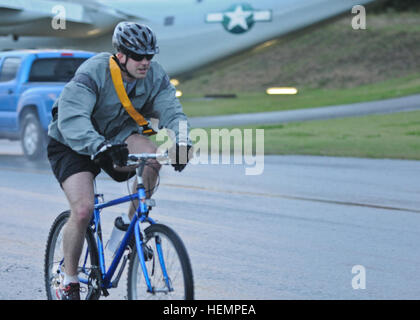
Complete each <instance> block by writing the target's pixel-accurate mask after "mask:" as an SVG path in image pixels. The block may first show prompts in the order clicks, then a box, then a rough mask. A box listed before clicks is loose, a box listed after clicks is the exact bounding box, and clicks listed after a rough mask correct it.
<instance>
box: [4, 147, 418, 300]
mask: <svg viewBox="0 0 420 320" xmlns="http://www.w3.org/2000/svg"><path fill="white" fill-rule="evenodd" d="M3 142H4V141H1V140H0V146H2V147H0V202H1V206H0V299H45V297H46V295H45V291H44V279H43V256H44V250H45V242H46V239H47V235H48V231H49V228H50V225H51V223H52V221H53V219H54V218H55V217H56V215H57V214H58V213H59V212H61V211H63V210H65V209H67V203H66V199H65V197H64V195H63V193H62V192H61V190H60V188H59V186H58V184H57V183H56V181H55V178H54V177H53V176H52V174H51V173H50V169H49V166H48V163H47V162H41V163H28V162H26V161H25V159H24V158H23V156H22V155H21V154H20V152H19V149H18V148H16V145H15V144H13V143H3ZM264 160H265V161H264V171H263V173H262V174H261V175H256V176H247V175H245V167H246V165H215V164H213V165H212V164H208V165H190V166H188V167H187V169H186V170H185V171H184V172H182V173H181V174H178V173H175V172H174V171H173V170H172V169H171V168H168V167H165V168H163V169H162V172H161V185H160V188H159V190H158V192H157V193H156V195H155V199H156V201H157V208H155V209H154V210H153V211H152V216H153V217H154V218H155V219H157V220H158V221H160V222H164V223H167V224H169V225H170V226H172V227H173V228H174V229H175V230H176V231H177V232H178V233H179V234H180V236H181V237H182V238H183V240H184V243H185V245H186V247H187V249H188V251H189V254H190V258H191V262H192V266H193V271H194V277H195V289H196V298H197V299H420V286H419V283H420V271H419V268H418V266H419V265H420V251H419V250H418V244H419V243H420V232H419V228H420V184H419V182H418V181H419V179H418V178H419V177H420V161H403V160H367V159H354V158H332V157H312V156H266V157H265V159H264ZM97 183H98V187H99V191H100V192H103V193H105V197H106V199H111V198H113V197H117V196H120V195H122V194H124V193H125V192H126V190H127V185H126V184H125V183H119V184H118V183H114V182H112V181H111V180H110V179H108V178H107V177H105V176H102V175H101V176H100V177H99V179H98V180H97ZM126 208H127V205H121V206H119V207H115V208H110V209H108V210H105V211H103V214H102V217H103V224H104V226H105V227H104V228H105V230H104V234H105V235H106V234H107V233H108V234H109V232H110V225H111V223H112V221H113V219H114V218H115V216H116V215H117V214H119V213H121V212H122V211H125V210H126ZM355 266H362V267H363V270H364V271H365V274H364V275H365V278H364V279H365V281H364V284H365V289H354V288H353V285H354V284H355V283H356V284H359V287H360V285H361V284H363V279H362V278H360V277H361V276H362V275H363V274H362V273H359V271H357V272H356V271H355V273H352V269H353V267H355ZM357 270H361V269H357ZM357 279H359V280H360V281H359V282H357V281H356V280H357ZM355 281H356V282H355ZM352 284H353V285H352ZM356 287H357V286H356ZM362 287H363V286H362ZM125 288H126V278H125V275H123V278H122V280H121V282H120V287H119V288H118V289H116V291H115V292H112V291H111V296H110V297H108V298H107V299H122V298H124V296H125Z"/></svg>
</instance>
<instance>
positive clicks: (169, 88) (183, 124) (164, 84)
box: [152, 73, 191, 144]
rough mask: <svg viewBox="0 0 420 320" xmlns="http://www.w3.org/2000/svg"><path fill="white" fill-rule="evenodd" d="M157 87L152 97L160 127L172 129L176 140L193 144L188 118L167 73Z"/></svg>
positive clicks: (154, 112)
mask: <svg viewBox="0 0 420 320" xmlns="http://www.w3.org/2000/svg"><path fill="white" fill-rule="evenodd" d="M155 88H156V89H157V90H156V91H157V92H156V94H155V95H154V97H153V99H152V110H153V114H154V116H156V117H157V118H158V119H159V128H160V129H162V128H167V129H169V130H171V131H172V132H173V133H174V134H175V139H176V142H178V143H179V142H182V143H188V144H191V141H190V140H189V138H188V136H189V131H190V124H189V122H188V118H187V116H186V115H185V113H184V112H183V110H182V106H181V103H180V102H179V100H178V98H177V97H176V95H175V94H176V90H175V87H174V86H173V85H172V84H171V83H170V82H169V77H168V75H167V74H166V73H165V74H164V76H163V78H161V80H160V82H158V83H157V84H156V87H155Z"/></svg>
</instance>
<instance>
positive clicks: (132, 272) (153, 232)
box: [127, 224, 194, 300]
mask: <svg viewBox="0 0 420 320" xmlns="http://www.w3.org/2000/svg"><path fill="white" fill-rule="evenodd" d="M144 233H145V239H143V242H144V243H145V244H147V245H148V246H149V248H151V247H152V248H151V249H152V250H153V258H150V259H149V260H148V261H147V262H146V265H148V267H147V270H148V273H149V276H150V275H152V274H151V270H150V269H151V268H152V269H153V272H154V271H156V270H154V268H153V266H155V267H156V265H157V266H158V268H157V269H159V270H160V273H161V272H162V270H161V268H160V264H159V260H158V259H157V258H156V257H157V253H156V247H155V243H156V236H159V237H160V238H162V237H163V238H166V241H167V242H168V244H170V245H171V246H172V248H173V249H174V251H175V253H176V257H175V259H176V258H177V259H176V260H177V261H175V263H177V262H178V263H179V265H180V267H181V272H182V278H183V281H182V280H181V281H178V280H177V279H176V277H177V276H178V275H177V274H175V275H173V274H172V271H169V267H170V266H171V263H173V262H171V261H172V260H170V257H169V253H167V252H168V251H169V248H170V246H167V247H166V246H165V245H166V244H165V245H162V250H163V254H164V259H165V266H166V268H167V270H168V276H169V278H170V279H171V284H172V285H173V287H174V291H173V292H166V293H165V294H160V293H150V292H147V285H146V283H145V280H144V275H143V271H142V268H141V266H140V263H139V258H138V252H137V249H136V248H134V249H133V252H132V253H131V254H130V262H129V265H128V274H127V298H128V300H137V299H139V298H140V297H139V296H140V294H139V293H143V296H144V297H145V298H150V299H168V298H170V299H177V300H184V299H185V300H193V299H194V279H193V273H192V268H191V263H190V259H189V257H188V253H187V250H186V248H185V246H184V243H183V242H182V240H181V238H180V237H179V236H178V235H177V234H176V232H175V231H173V230H172V229H171V228H169V227H168V226H165V225H163V224H153V225H150V226H149V227H147V228H146V229H145V230H144ZM153 239H155V241H153ZM150 241H152V242H151V243H149V242H150ZM162 243H163V242H162ZM156 259H157V261H156ZM159 270H158V272H159ZM161 274H162V273H161ZM152 276H153V275H152ZM139 278H140V279H139ZM175 280H177V281H176V282H175ZM159 281H160V282H162V283H164V280H163V277H162V278H161V279H160V280H159ZM151 282H152V280H151ZM175 283H176V285H175ZM155 284H156V283H155ZM180 286H183V289H180V290H178V289H179V287H180ZM138 289H140V291H139V292H138ZM175 293H176V294H179V296H177V295H175Z"/></svg>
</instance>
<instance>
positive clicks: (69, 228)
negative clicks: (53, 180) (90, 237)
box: [62, 172, 94, 276]
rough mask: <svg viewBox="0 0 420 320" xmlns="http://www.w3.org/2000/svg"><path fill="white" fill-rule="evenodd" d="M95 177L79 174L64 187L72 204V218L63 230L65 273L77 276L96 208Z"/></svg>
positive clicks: (67, 180)
mask: <svg viewBox="0 0 420 320" xmlns="http://www.w3.org/2000/svg"><path fill="white" fill-rule="evenodd" d="M93 179H94V176H93V174H92V173H91V172H79V173H76V174H74V175H72V176H70V177H68V178H67V179H66V180H65V181H64V182H63V183H62V187H63V190H64V193H65V194H66V197H67V200H68V201H69V204H70V209H71V213H70V218H69V220H68V221H67V223H66V225H65V226H64V230H63V251H64V261H65V263H64V264H65V273H66V275H68V276H76V275H77V267H78V262H79V258H80V255H81V253H82V249H83V243H84V238H85V232H86V228H87V226H88V224H89V222H90V220H91V217H92V213H93V206H94V189H93Z"/></svg>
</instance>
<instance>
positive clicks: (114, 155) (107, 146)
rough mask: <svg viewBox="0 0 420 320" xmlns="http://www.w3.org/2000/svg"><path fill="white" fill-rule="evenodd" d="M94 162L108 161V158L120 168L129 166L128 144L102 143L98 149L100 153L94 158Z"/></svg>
mask: <svg viewBox="0 0 420 320" xmlns="http://www.w3.org/2000/svg"><path fill="white" fill-rule="evenodd" d="M93 158H94V160H97V161H99V163H101V162H102V161H104V160H105V161H106V158H108V159H111V160H112V162H113V163H114V164H115V165H117V166H119V167H124V166H126V165H127V160H128V148H127V144H126V143H114V144H111V143H109V142H108V141H104V142H102V143H101V144H100V145H99V147H98V152H96V154H95V155H94V156H93Z"/></svg>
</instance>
